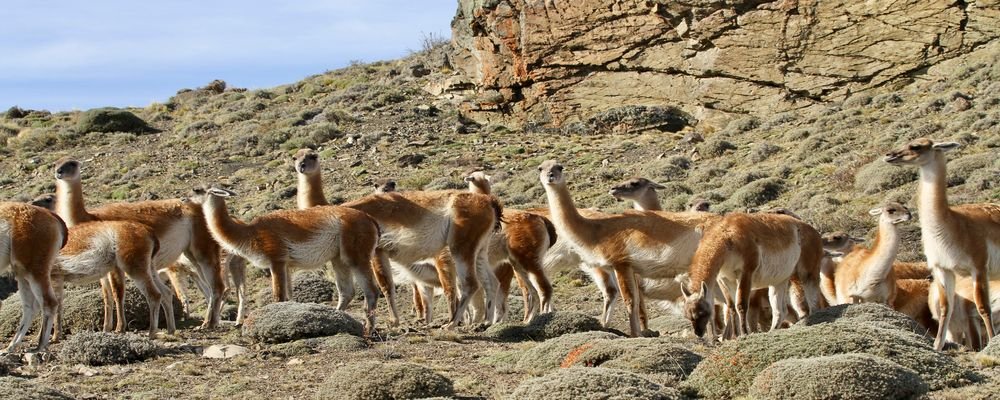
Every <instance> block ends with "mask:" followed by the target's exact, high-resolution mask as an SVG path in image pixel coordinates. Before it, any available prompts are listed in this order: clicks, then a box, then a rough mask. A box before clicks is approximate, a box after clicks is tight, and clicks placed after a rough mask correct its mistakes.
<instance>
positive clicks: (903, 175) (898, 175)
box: [854, 160, 917, 194]
mask: <svg viewBox="0 0 1000 400" xmlns="http://www.w3.org/2000/svg"><path fill="white" fill-rule="evenodd" d="M916 179H917V170H916V168H902V167H899V166H895V165H892V164H889V163H887V162H884V161H882V160H875V161H872V162H870V163H868V164H867V165H865V166H863V167H861V169H860V170H858V174H857V175H855V177H854V187H855V188H857V189H858V190H861V191H863V192H864V193H866V194H874V193H880V192H883V191H886V190H889V189H893V188H897V187H900V186H903V185H905V184H907V183H910V182H913V181H915V180H916Z"/></svg>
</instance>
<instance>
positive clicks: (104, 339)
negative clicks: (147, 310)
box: [59, 332, 159, 365]
mask: <svg viewBox="0 0 1000 400" xmlns="http://www.w3.org/2000/svg"><path fill="white" fill-rule="evenodd" d="M158 349H159V347H158V346H157V345H156V343H154V342H153V341H152V340H149V339H148V338H146V337H145V336H140V335H136V334H134V333H126V334H117V333H108V332H80V333H77V334H75V335H72V336H70V337H69V340H67V341H66V343H64V344H63V345H62V348H60V350H59V359H60V360H62V361H63V362H65V363H68V364H85V365H111V364H127V363H131V362H136V361H143V360H145V359H148V358H150V357H153V356H154V355H156V352H157V350H158Z"/></svg>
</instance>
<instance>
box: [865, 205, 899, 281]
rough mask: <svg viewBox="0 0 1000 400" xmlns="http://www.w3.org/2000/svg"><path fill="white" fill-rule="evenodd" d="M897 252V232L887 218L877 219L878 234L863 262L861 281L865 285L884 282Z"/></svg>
mask: <svg viewBox="0 0 1000 400" xmlns="http://www.w3.org/2000/svg"><path fill="white" fill-rule="evenodd" d="M898 252H899V230H897V229H896V225H894V224H893V223H892V221H890V220H889V219H888V218H879V227H878V233H876V234H875V243H874V244H872V248H871V251H870V253H869V255H868V257H867V259H866V260H865V271H864V278H863V281H864V282H865V283H866V284H867V285H876V284H880V283H882V282H885V281H886V279H887V278H888V277H889V272H890V271H892V263H893V262H894V261H895V260H896V253H898Z"/></svg>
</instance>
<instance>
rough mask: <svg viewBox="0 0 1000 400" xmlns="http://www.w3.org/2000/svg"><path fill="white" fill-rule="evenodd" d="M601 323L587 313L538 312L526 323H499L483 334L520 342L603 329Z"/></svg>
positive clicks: (505, 340) (499, 339)
mask: <svg viewBox="0 0 1000 400" xmlns="http://www.w3.org/2000/svg"><path fill="white" fill-rule="evenodd" d="M603 330H604V328H603V327H601V323H600V322H598V321H597V319H595V318H594V317H591V316H589V315H586V314H583V313H578V312H571V311H554V312H550V313H545V314H539V315H538V316H536V317H535V318H534V319H532V320H531V322H530V323H528V324H527V325H522V324H518V323H509V322H508V323H500V324H495V325H493V326H490V327H489V328H487V329H486V331H484V332H483V336H484V337H486V338H489V339H492V340H496V341H499V342H520V341H526V340H546V339H552V338H556V337H559V336H562V335H568V334H571V333H579V332H590V331H603Z"/></svg>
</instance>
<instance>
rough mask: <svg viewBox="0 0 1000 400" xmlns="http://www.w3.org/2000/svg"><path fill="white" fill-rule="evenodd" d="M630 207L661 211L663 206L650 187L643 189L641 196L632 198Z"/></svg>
mask: <svg viewBox="0 0 1000 400" xmlns="http://www.w3.org/2000/svg"><path fill="white" fill-rule="evenodd" d="M632 207H633V208H635V209H636V210H639V211H663V207H660V197H659V196H657V195H656V191H655V190H652V189H649V190H644V191H643V192H642V196H641V197H638V198H635V199H632Z"/></svg>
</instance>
